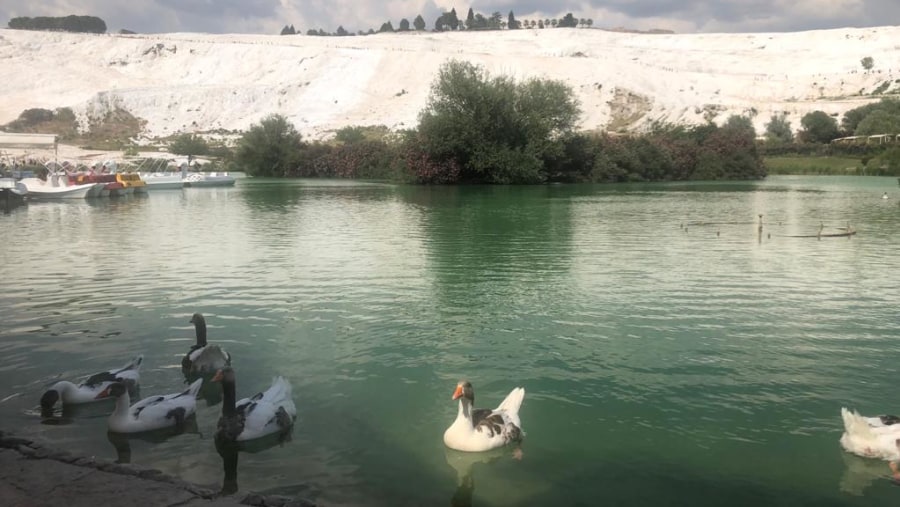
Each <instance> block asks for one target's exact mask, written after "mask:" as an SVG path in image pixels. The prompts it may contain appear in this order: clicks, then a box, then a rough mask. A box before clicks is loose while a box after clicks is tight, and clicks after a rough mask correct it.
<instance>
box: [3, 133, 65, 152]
mask: <svg viewBox="0 0 900 507" xmlns="http://www.w3.org/2000/svg"><path fill="white" fill-rule="evenodd" d="M3 148H6V149H37V148H44V149H51V150H55V149H56V135H55V134H12V133H9V132H0V149H3Z"/></svg>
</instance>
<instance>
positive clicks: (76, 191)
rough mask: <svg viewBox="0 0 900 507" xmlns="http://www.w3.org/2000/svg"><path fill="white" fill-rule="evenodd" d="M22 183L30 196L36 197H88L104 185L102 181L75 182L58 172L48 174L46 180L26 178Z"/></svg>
mask: <svg viewBox="0 0 900 507" xmlns="http://www.w3.org/2000/svg"><path fill="white" fill-rule="evenodd" d="M21 183H22V184H23V185H25V188H27V189H28V195H29V197H32V198H36V199H86V198H88V197H92V196H93V195H92V191H93V192H96V190H95V189H97V188H98V187H99V188H100V189H102V187H103V184H101V183H84V184H77V183H75V184H73V183H70V182H69V177H68V176H67V175H65V174H58V173H51V174H49V175H47V179H46V180H44V179H41V178H25V179H23V180H22V181H21Z"/></svg>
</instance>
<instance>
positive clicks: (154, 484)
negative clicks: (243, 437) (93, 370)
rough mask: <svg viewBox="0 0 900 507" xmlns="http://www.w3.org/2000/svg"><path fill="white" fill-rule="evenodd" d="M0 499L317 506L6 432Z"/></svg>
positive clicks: (136, 506)
mask: <svg viewBox="0 0 900 507" xmlns="http://www.w3.org/2000/svg"><path fill="white" fill-rule="evenodd" d="M0 503H2V505H3V506H4V507H55V506H59V507H97V506H103V507H119V506H122V507H157V506H158V507H170V506H171V507H174V506H178V507H238V506H247V505H250V506H259V507H310V506H314V504H312V503H310V502H308V501H306V500H300V499H292V498H287V497H282V496H263V495H258V494H253V493H237V494H234V495H229V496H220V495H219V494H218V492H216V491H212V490H209V489H205V488H201V487H198V486H196V485H194V484H190V483H188V482H185V481H182V480H180V479H178V478H176V477H172V476H168V475H165V474H163V473H162V472H160V471H159V470H153V469H149V468H142V467H138V466H134V465H120V464H117V463H113V462H110V461H105V460H97V459H95V458H87V457H79V456H74V455H72V454H69V453H67V452H61V451H55V450H52V449H48V448H45V447H43V446H41V445H40V444H37V443H35V442H32V441H30V440H27V439H24V438H19V437H16V436H13V435H10V434H9V433H7V432H2V431H0Z"/></svg>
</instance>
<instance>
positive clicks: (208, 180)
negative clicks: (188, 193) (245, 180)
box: [184, 173, 235, 187]
mask: <svg viewBox="0 0 900 507" xmlns="http://www.w3.org/2000/svg"><path fill="white" fill-rule="evenodd" d="M234 181H235V179H234V176H231V175H229V174H228V173H191V174H189V175H188V176H187V178H185V179H184V186H186V187H229V186H231V185H234Z"/></svg>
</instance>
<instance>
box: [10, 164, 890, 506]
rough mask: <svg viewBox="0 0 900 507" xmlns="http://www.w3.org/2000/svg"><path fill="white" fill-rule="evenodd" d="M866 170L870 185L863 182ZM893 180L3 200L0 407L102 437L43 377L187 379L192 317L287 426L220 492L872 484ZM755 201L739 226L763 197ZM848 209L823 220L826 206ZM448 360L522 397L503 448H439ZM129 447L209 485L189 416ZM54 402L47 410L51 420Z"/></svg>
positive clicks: (299, 189) (558, 500) (689, 490)
mask: <svg viewBox="0 0 900 507" xmlns="http://www.w3.org/2000/svg"><path fill="white" fill-rule="evenodd" d="M884 192H888V193H889V195H890V197H891V199H886V200H885V199H881V196H882V194H883V193H884ZM898 202H900V187H898V186H897V182H896V179H894V178H849V177H771V178H769V179H768V180H766V181H763V182H746V183H743V182H741V183H708V184H652V185H632V186H599V185H593V186H535V187H516V188H506V187H464V188H421V187H406V186H393V185H378V184H363V183H354V182H342V181H339V182H335V181H306V180H296V181H281V180H277V181H275V180H247V179H244V180H240V181H239V182H238V184H237V185H236V186H235V187H233V188H221V189H215V188H211V189H185V190H183V191H159V192H158V193H152V194H150V195H149V196H147V197H144V198H140V197H137V198H127V199H119V200H110V199H107V200H97V201H87V202H56V203H53V202H50V203H31V204H29V205H28V206H26V207H22V208H19V209H16V210H14V211H13V212H11V213H9V214H7V215H0V238H2V239H0V283H2V291H0V428H3V429H8V430H14V431H15V432H16V433H18V434H21V435H24V436H28V437H33V438H37V439H39V440H41V441H43V442H46V443H48V444H50V445H53V446H55V447H59V448H62V449H66V450H69V451H72V452H75V453H82V454H88V455H95V456H98V457H101V458H106V459H116V458H117V457H118V456H119V453H120V452H121V451H122V447H123V446H122V443H121V442H118V443H117V445H118V447H117V446H116V445H114V444H113V443H112V442H110V440H109V439H108V438H107V434H106V420H105V418H106V416H107V415H108V414H109V413H110V411H111V409H112V407H111V405H109V404H100V405H92V406H90V407H89V408H86V409H84V410H80V411H77V412H76V413H75V414H74V415H72V414H66V417H64V418H59V419H54V420H51V421H43V422H44V423H45V424H42V420H41V418H40V416H39V413H38V410H37V406H38V399H39V397H40V395H41V393H42V392H43V390H44V389H45V388H46V386H47V385H48V384H49V383H51V382H53V381H54V380H56V379H57V378H65V379H76V378H78V377H80V376H82V375H86V374H88V373H93V372H94V371H97V370H102V369H106V368H109V367H112V366H116V365H119V364H124V363H125V362H127V361H128V359H129V358H130V357H131V356H133V355H134V354H137V353H143V354H144V356H145V362H144V368H143V370H142V381H141V383H142V391H141V394H142V395H145V396H146V395H151V394H157V393H168V392H174V391H176V390H178V389H180V388H181V387H182V386H183V382H184V379H183V378H182V376H181V370H180V361H181V357H182V356H183V355H184V353H185V352H186V351H187V350H188V348H189V346H190V345H191V343H192V342H193V328H192V326H191V325H190V324H189V322H188V321H189V319H190V315H191V314H192V313H194V312H201V313H203V314H204V315H206V317H207V323H208V324H209V326H210V329H209V337H210V340H211V341H215V342H217V343H220V344H222V345H223V346H225V347H226V348H227V350H228V351H229V352H231V353H232V355H233V356H234V366H235V370H236V373H237V390H238V396H239V397H243V396H248V395H251V394H253V393H255V392H257V391H259V390H261V389H263V388H265V387H267V386H268V384H269V382H270V381H271V378H272V376H273V375H284V376H285V377H287V378H288V379H289V380H290V381H291V383H292V384H293V390H294V399H295V401H296V404H297V407H298V411H299V418H298V421H297V425H296V427H295V429H294V433H293V439H292V440H291V441H290V442H287V443H285V444H283V445H276V446H273V447H270V448H266V449H255V450H256V451H258V452H243V453H241V454H240V458H239V465H238V484H239V488H240V489H241V490H253V491H260V492H266V493H277V494H288V495H302V496H305V497H308V498H311V499H313V500H316V501H318V502H320V503H322V504H323V505H391V506H398V505H447V504H448V503H451V504H457V505H465V504H472V505H480V506H494V505H497V506H499V505H585V506H587V505H600V504H607V505H690V506H705V505H709V506H719V505H748V506H751V505H752V506H755V505H785V506H788V505H789V506H796V505H816V506H820V505H860V506H862V505H892V504H894V503H896V502H897V501H898V499H900V489H898V488H897V487H896V486H895V485H894V484H893V483H892V481H891V480H890V479H889V477H888V474H887V471H888V470H887V466H886V464H885V463H884V462H878V461H874V460H866V459H862V458H857V457H855V456H851V455H847V454H846V453H844V452H843V451H842V450H841V448H840V446H839V444H838V439H839V437H840V434H841V432H842V424H841V419H840V408H841V406H848V407H852V408H856V409H858V410H860V411H861V412H863V413H867V414H876V413H882V412H890V411H894V412H900V401H898V400H900V398H898V396H897V386H898V384H897V379H898V378H900V376H898V364H900V361H898V360H900V318H898V314H897V308H898V305H900V283H898V282H900V275H898V273H897V269H898V266H900V262H898V260H897V245H898V240H897V238H898V237H900V206H898ZM759 214H763V215H764V216H763V221H764V225H763V232H762V234H759V232H758V215H759ZM848 222H849V223H850V225H851V226H852V227H853V228H854V229H856V230H857V231H858V234H857V235H856V236H854V237H852V238H849V239H848V238H846V237H822V238H817V237H791V236H815V235H816V234H817V233H818V231H819V230H820V227H822V231H823V233H825V234H830V233H839V232H841V231H842V229H839V227H846V225H847V223H848ZM460 378H467V379H469V380H471V381H472V383H473V384H474V386H475V390H476V393H477V403H476V404H477V405H479V406H485V407H490V406H494V405H495V404H497V403H499V401H500V400H501V399H502V398H503V397H504V396H505V395H506V394H507V393H508V392H509V391H510V389H512V388H513V387H515V386H518V385H521V386H524V387H525V389H526V391H527V394H526V397H525V402H524V405H523V407H522V410H521V417H522V421H523V425H524V429H525V431H526V433H527V437H526V440H525V444H524V446H523V451H524V455H523V457H522V459H521V460H516V459H513V457H512V453H511V451H510V450H504V451H500V452H494V453H489V454H487V455H465V454H459V453H454V452H450V451H447V450H445V449H444V447H443V444H442V441H441V435H442V434H443V431H444V429H445V428H446V427H447V426H448V425H449V424H450V423H451V422H452V420H453V419H454V417H455V416H456V406H455V405H454V404H453V402H452V401H451V400H450V396H451V394H452V391H453V389H454V387H455V385H456V382H457V381H458V380H459V379H460ZM216 402H217V400H216V399H215V398H214V397H213V398H211V402H210V401H207V400H202V401H201V403H200V404H199V408H198V413H197V418H196V427H194V428H192V429H191V431H189V432H187V433H185V434H181V435H177V436H173V437H170V438H168V439H161V438H157V439H155V441H147V440H142V439H132V440H130V441H127V442H126V444H127V445H128V446H129V447H130V461H131V462H133V463H137V464H141V465H145V466H151V467H156V468H159V469H161V470H163V471H165V472H167V473H171V474H175V475H178V476H180V477H182V478H184V479H185V480H189V481H193V482H197V483H200V484H204V485H209V486H213V487H218V486H220V485H221V483H222V462H221V459H220V457H219V455H218V454H217V453H216V451H215V449H214V446H213V442H212V434H213V431H214V429H215V424H216V420H217V419H218V416H219V412H220V410H221V405H220V404H217V403H216ZM46 423H53V424H46Z"/></svg>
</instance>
